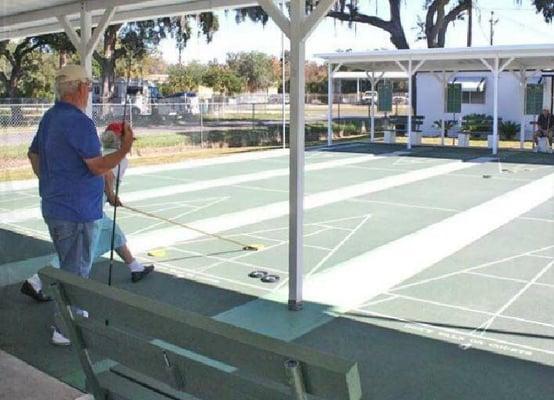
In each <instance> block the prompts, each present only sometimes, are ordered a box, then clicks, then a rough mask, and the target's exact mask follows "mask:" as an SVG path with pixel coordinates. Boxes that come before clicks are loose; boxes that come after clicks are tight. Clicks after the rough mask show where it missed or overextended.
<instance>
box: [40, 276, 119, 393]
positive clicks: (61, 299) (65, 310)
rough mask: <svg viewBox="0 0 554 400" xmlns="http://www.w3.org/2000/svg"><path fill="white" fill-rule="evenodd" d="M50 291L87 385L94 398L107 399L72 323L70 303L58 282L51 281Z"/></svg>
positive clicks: (78, 333)
mask: <svg viewBox="0 0 554 400" xmlns="http://www.w3.org/2000/svg"><path fill="white" fill-rule="evenodd" d="M50 293H51V294H52V296H53V297H54V300H56V303H58V308H59V309H60V314H61V315H62V318H63V321H64V323H65V325H66V327H67V333H68V335H69V339H70V340H71V345H72V346H74V349H75V350H76V351H77V355H78V356H79V361H80V362H81V367H82V368H83V372H84V373H85V376H86V384H87V387H90V390H91V392H92V395H93V396H94V400H108V395H107V393H106V391H105V390H104V389H102V388H101V387H100V384H99V383H98V379H96V375H95V374H94V371H93V369H92V363H91V361H90V356H89V354H88V351H87V349H86V347H85V342H84V341H83V338H82V337H81V333H80V331H79V330H78V328H77V327H76V326H75V324H74V323H73V322H74V316H73V312H72V311H71V305H70V304H69V302H68V301H67V298H66V296H65V293H64V291H63V287H62V286H61V285H60V284H59V283H58V282H56V283H53V284H52V285H51V286H50Z"/></svg>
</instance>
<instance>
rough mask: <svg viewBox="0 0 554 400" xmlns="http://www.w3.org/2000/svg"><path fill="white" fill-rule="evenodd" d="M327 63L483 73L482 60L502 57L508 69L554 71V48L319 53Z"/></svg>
mask: <svg viewBox="0 0 554 400" xmlns="http://www.w3.org/2000/svg"><path fill="white" fill-rule="evenodd" d="M316 56H317V57H320V58H322V59H323V60H324V61H325V62H326V63H330V64H341V65H342V66H344V67H347V68H348V69H350V70H352V71H391V72H392V71H402V68H401V67H400V66H399V65H398V62H400V63H402V64H404V65H406V64H407V63H408V62H409V61H410V60H411V61H412V63H413V64H419V63H420V62H422V61H423V63H422V64H421V65H420V67H419V69H418V72H440V71H484V70H488V68H487V67H486V66H485V65H484V64H483V62H482V61H481V60H482V59H484V60H487V61H489V62H490V60H492V59H496V58H499V59H500V60H501V61H504V62H505V61H508V60H510V59H512V58H513V61H512V62H511V63H510V64H509V66H508V69H511V70H513V69H516V70H521V69H527V70H531V69H548V68H554V45H552V44H537V45H521V46H490V47H469V48H468V47H464V48H438V49H407V50H376V51H370V52H338V53H326V54H317V55H316Z"/></svg>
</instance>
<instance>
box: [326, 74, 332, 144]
mask: <svg viewBox="0 0 554 400" xmlns="http://www.w3.org/2000/svg"><path fill="white" fill-rule="evenodd" d="M332 144H333V65H332V64H328V65H327V146H331V145H332Z"/></svg>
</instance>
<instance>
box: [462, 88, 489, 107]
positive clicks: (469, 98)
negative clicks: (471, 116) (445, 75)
mask: <svg viewBox="0 0 554 400" xmlns="http://www.w3.org/2000/svg"><path fill="white" fill-rule="evenodd" d="M485 100H486V98H485V91H484V90H483V91H482V92H472V91H467V92H465V91H463V90H462V104H485Z"/></svg>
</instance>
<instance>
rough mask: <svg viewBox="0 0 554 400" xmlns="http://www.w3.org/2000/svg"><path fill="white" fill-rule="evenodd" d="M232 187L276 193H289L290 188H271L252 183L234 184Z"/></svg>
mask: <svg viewBox="0 0 554 400" xmlns="http://www.w3.org/2000/svg"><path fill="white" fill-rule="evenodd" d="M232 187H235V188H239V189H250V190H259V191H262V192H276V193H288V192H289V191H288V190H282V189H269V188H264V187H260V186H252V185H233V186H232Z"/></svg>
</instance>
